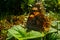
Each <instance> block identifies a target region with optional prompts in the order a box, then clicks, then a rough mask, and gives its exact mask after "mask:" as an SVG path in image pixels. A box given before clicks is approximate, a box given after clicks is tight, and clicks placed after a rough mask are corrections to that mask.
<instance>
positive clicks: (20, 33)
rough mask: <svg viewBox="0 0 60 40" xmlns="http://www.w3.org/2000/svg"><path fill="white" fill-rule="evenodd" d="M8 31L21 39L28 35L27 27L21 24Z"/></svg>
mask: <svg viewBox="0 0 60 40" xmlns="http://www.w3.org/2000/svg"><path fill="white" fill-rule="evenodd" d="M8 32H9V33H10V34H11V35H12V36H13V37H15V38H17V39H20V38H22V37H25V36H26V29H24V28H22V27H21V26H20V25H17V26H13V27H12V28H11V29H9V30H8Z"/></svg>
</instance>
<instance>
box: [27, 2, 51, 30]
mask: <svg viewBox="0 0 60 40" xmlns="http://www.w3.org/2000/svg"><path fill="white" fill-rule="evenodd" d="M49 25H50V21H49V18H48V17H47V16H45V15H44V13H43V12H42V8H41V4H40V3H36V4H35V5H34V6H33V7H32V8H31V13H30V15H29V17H28V20H27V23H26V27H27V29H28V30H35V31H48V30H49Z"/></svg>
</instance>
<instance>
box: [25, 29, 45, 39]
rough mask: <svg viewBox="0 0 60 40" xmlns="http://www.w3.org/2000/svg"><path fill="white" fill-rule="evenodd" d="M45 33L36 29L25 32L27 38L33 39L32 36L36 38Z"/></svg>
mask: <svg viewBox="0 0 60 40" xmlns="http://www.w3.org/2000/svg"><path fill="white" fill-rule="evenodd" d="M44 36H45V34H44V33H43V32H37V31H33V30H32V31H30V32H28V33H27V37H26V38H27V39H34V38H38V37H44Z"/></svg>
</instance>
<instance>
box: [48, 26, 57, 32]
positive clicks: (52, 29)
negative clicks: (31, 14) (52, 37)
mask: <svg viewBox="0 0 60 40" xmlns="http://www.w3.org/2000/svg"><path fill="white" fill-rule="evenodd" d="M54 32H57V30H56V29H54V28H52V27H50V30H49V32H48V33H54Z"/></svg>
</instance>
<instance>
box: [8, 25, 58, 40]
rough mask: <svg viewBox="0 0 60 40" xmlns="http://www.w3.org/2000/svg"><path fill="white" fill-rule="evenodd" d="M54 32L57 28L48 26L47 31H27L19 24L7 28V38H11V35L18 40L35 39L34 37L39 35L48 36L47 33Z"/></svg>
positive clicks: (39, 36)
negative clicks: (48, 29)
mask: <svg viewBox="0 0 60 40" xmlns="http://www.w3.org/2000/svg"><path fill="white" fill-rule="evenodd" d="M55 32H57V30H56V29H54V28H50V31H49V32H48V33H44V32H37V31H33V30H32V31H30V32H27V29H24V28H23V27H21V26H20V25H16V26H13V27H12V28H11V29H9V30H8V35H7V36H8V38H7V40H9V39H11V38H12V37H14V38H16V39H18V40H24V39H35V38H40V39H41V37H45V35H47V36H48V34H49V35H50V34H52V35H54V33H55ZM52 35H51V36H52Z"/></svg>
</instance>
